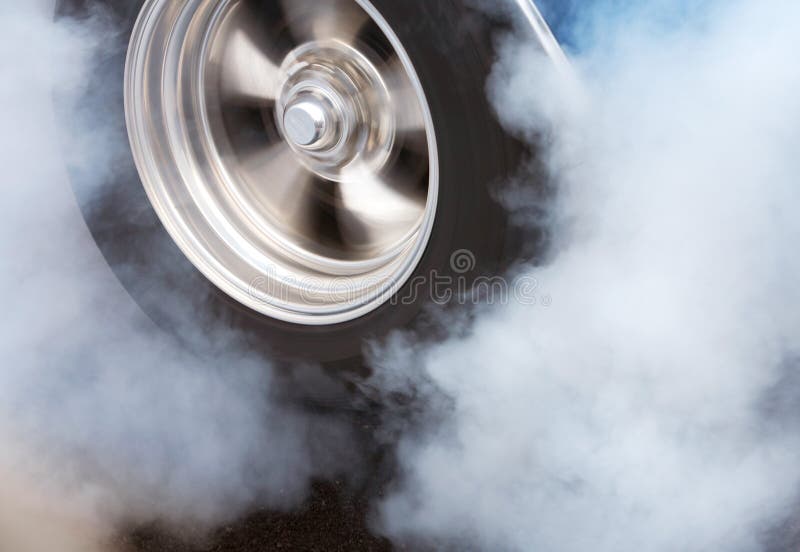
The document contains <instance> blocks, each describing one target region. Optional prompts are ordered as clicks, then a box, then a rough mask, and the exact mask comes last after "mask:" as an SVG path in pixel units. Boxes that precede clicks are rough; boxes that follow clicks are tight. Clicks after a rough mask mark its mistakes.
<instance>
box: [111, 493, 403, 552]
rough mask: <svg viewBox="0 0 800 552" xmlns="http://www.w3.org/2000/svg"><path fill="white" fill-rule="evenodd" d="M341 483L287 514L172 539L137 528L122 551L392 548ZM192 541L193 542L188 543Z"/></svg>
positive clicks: (257, 515) (376, 551)
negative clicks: (370, 524) (209, 534)
mask: <svg viewBox="0 0 800 552" xmlns="http://www.w3.org/2000/svg"><path fill="white" fill-rule="evenodd" d="M348 494H349V493H348V491H347V490H346V488H345V486H344V485H343V484H342V483H341V482H318V483H317V484H315V485H314V488H313V491H312V493H311V496H310V497H309V498H308V499H307V501H306V503H305V504H304V505H303V506H302V507H301V508H300V509H299V510H297V511H294V512H290V513H274V512H266V511H262V512H254V513H252V514H251V515H249V516H247V517H245V518H243V519H241V520H239V521H237V522H236V523H233V524H231V525H228V526H225V527H221V528H219V529H217V530H216V531H214V532H213V533H212V534H211V536H210V537H204V536H202V535H199V534H192V533H191V532H188V533H184V534H183V535H180V536H176V535H173V534H170V533H168V532H165V531H163V530H160V529H159V528H158V527H155V526H151V527H140V528H137V529H134V530H133V531H132V532H131V533H130V534H128V535H126V536H125V537H123V538H121V539H120V544H121V545H122V548H123V549H124V550H125V551H126V552H259V551H272V550H281V551H287V550H288V551H295V550H297V551H308V552H317V551H319V552H336V551H348V552H352V551H361V550H363V551H369V552H383V551H389V550H394V548H393V547H392V545H391V543H390V542H389V541H388V540H387V539H385V538H382V537H380V536H376V535H373V534H372V533H371V532H370V530H369V528H368V524H367V519H368V511H369V510H368V509H369V504H368V503H367V501H366V500H364V499H363V498H361V499H359V498H353V497H352V496H347V495H348ZM192 543H193V544H192Z"/></svg>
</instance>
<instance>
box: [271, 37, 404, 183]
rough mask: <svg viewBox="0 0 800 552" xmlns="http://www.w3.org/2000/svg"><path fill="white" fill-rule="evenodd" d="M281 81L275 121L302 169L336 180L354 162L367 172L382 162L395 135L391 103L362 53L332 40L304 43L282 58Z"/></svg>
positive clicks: (374, 169)
mask: <svg viewBox="0 0 800 552" xmlns="http://www.w3.org/2000/svg"><path fill="white" fill-rule="evenodd" d="M281 81H282V83H283V84H282V87H281V91H280V93H279V97H278V101H277V102H276V106H275V109H276V120H277V121H279V122H280V123H279V128H280V130H281V132H282V133H283V136H284V137H285V138H286V139H287V140H288V141H289V143H290V145H291V146H292V147H293V149H294V150H295V151H296V152H297V153H298V154H299V155H300V157H301V161H302V162H303V163H304V164H305V165H306V166H307V167H308V168H310V169H311V170H312V171H314V172H315V173H316V174H318V175H319V176H321V177H323V178H326V179H329V180H333V181H341V180H342V178H343V172H344V170H345V169H346V168H347V167H351V166H353V164H354V163H358V164H360V165H362V166H363V167H365V168H367V169H368V170H369V171H371V172H377V171H379V170H380V169H381V168H382V167H383V166H384V165H385V163H386V162H387V160H388V159H389V155H390V153H391V151H392V146H393V140H394V136H395V117H394V106H393V105H392V103H391V94H390V92H389V90H388V88H387V86H386V83H385V82H384V80H383V78H382V77H381V75H380V71H379V70H378V69H377V67H376V66H375V65H374V64H373V63H372V62H371V61H370V60H369V58H368V57H367V55H365V54H364V53H363V52H360V51H359V50H357V49H356V48H354V47H352V46H349V45H347V44H344V43H341V42H338V41H328V42H323V43H320V42H311V43H307V44H304V45H302V46H301V47H300V48H298V49H297V50H295V51H293V52H291V53H290V54H289V55H288V56H287V57H286V60H285V61H284V62H283V64H282V69H281ZM298 106H299V107H298ZM287 122H289V123H290V125H292V128H290V127H289V126H287ZM312 126H313V127H314V129H313V130H312ZM304 142H307V143H304Z"/></svg>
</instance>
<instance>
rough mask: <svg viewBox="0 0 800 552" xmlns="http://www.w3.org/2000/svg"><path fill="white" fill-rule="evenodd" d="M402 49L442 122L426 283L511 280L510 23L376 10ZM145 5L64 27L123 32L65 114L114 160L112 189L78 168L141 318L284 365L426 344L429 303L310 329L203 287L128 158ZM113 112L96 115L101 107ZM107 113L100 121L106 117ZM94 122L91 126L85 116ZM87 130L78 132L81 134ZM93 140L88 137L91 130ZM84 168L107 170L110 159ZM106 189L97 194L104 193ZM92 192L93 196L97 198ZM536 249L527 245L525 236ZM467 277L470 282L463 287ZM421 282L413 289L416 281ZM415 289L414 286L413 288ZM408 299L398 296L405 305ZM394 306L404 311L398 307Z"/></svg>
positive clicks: (384, 2)
mask: <svg viewBox="0 0 800 552" xmlns="http://www.w3.org/2000/svg"><path fill="white" fill-rule="evenodd" d="M372 3H373V4H374V5H375V7H376V8H377V9H378V10H379V11H380V12H381V13H382V14H383V16H384V18H385V19H386V20H387V21H388V22H389V24H390V25H391V26H392V28H393V29H394V31H395V32H396V34H397V35H398V37H399V38H400V40H401V41H402V43H403V44H404V46H405V48H406V50H407V52H408V54H409V56H410V58H411V60H412V62H413V64H414V66H415V68H416V71H417V73H418V75H419V78H420V81H421V82H422V85H423V88H424V90H425V93H426V95H427V98H428V102H429V105H430V110H431V112H432V115H433V120H434V125H435V130H436V135H437V140H438V147H439V162H440V175H441V178H440V191H441V192H440V198H439V207H438V212H437V214H436V222H435V227H434V230H433V234H432V237H431V240H430V243H429V246H428V248H427V250H426V253H425V255H424V258H423V259H422V261H421V263H420V265H419V266H418V268H417V272H416V274H417V275H428V274H431V273H434V272H435V273H437V274H439V275H441V276H447V275H450V276H452V277H453V281H454V282H455V281H458V278H457V277H460V278H461V281H462V282H463V281H467V282H469V280H470V279H473V278H475V277H477V276H480V275H487V274H491V275H495V274H498V273H500V272H502V271H503V270H505V269H506V268H507V267H508V265H509V262H511V261H512V260H514V259H515V258H516V257H517V256H519V254H520V243H521V241H522V240H520V236H519V234H518V232H517V230H516V229H515V228H513V227H512V225H511V224H510V221H509V217H508V215H507V213H506V212H505V211H504V209H503V208H502V207H501V206H500V205H499V204H498V203H497V202H496V201H495V199H494V195H495V194H494V191H495V190H496V189H497V187H498V186H499V185H501V184H502V183H503V182H505V181H507V180H508V179H509V178H511V177H513V176H514V175H515V174H516V173H517V172H518V171H519V170H520V168H521V166H522V164H523V162H525V161H527V160H529V159H530V158H531V155H532V152H531V151H530V150H529V147H528V146H526V145H524V144H523V143H521V142H520V141H518V140H517V139H515V138H513V137H512V136H510V135H509V134H508V133H507V132H506V131H504V130H503V129H502V128H501V126H500V125H499V123H498V121H497V119H496V117H495V114H494V111H493V109H492V107H491V105H490V102H489V100H488V99H487V95H486V90H485V89H486V82H487V77H488V75H489V73H490V71H491V69H492V64H493V62H494V60H495V58H496V56H495V50H494V46H495V40H494V39H495V38H496V33H497V31H499V30H501V29H502V28H503V27H505V26H506V22H503V21H500V20H493V19H492V18H490V17H489V16H488V15H487V14H485V13H482V12H478V11H476V10H474V9H473V8H471V7H470V4H471V3H472V2H470V0H435V1H433V0H403V1H398V0H372ZM141 4H142V1H141V0H61V2H60V3H59V6H58V8H57V9H58V14H59V16H62V17H63V16H67V17H74V18H79V19H80V18H85V17H87V14H89V13H91V12H92V11H94V10H95V8H97V7H98V6H99V7H101V8H102V11H103V12H105V15H106V17H107V16H110V19H111V20H112V21H113V22H114V24H115V25H117V28H118V30H119V32H118V35H117V36H116V37H115V39H114V40H113V41H111V43H110V44H108V46H107V48H106V50H105V52H104V55H103V56H101V57H100V58H99V59H98V61H97V64H96V66H95V67H94V68H93V73H92V76H91V79H90V80H89V83H88V85H87V89H86V93H85V95H84V96H83V100H82V102H81V104H82V105H79V106H72V107H70V109H69V110H67V111H70V113H66V112H64V111H63V110H62V114H63V115H64V116H65V117H66V120H72V121H74V120H78V119H81V117H76V116H75V109H77V110H78V112H81V111H83V112H84V113H87V112H91V113H92V118H93V120H94V121H97V122H98V123H97V124H101V125H102V126H103V128H102V129H100V130H101V132H102V135H103V136H107V137H108V140H109V141H110V143H111V147H110V148H109V149H110V150H111V151H114V152H116V153H115V155H113V158H112V159H111V161H110V162H111V165H112V167H113V170H112V171H111V175H110V177H109V178H108V181H107V182H104V183H103V185H102V186H99V187H98V186H97V185H96V183H95V182H92V180H93V179H96V171H95V170H93V169H90V170H86V169H85V168H84V169H81V168H80V167H73V168H72V171H71V172H72V176H73V183H74V188H75V190H76V194H77V196H78V198H79V200H80V202H81V205H82V209H83V212H84V216H85V219H86V221H87V224H88V225H89V228H90V230H91V232H92V233H93V236H94V238H95V240H96V242H97V244H98V246H99V247H100V249H101V250H102V252H103V254H104V256H105V258H106V259H107V261H108V263H109V265H110V266H111V268H112V269H113V270H114V272H115V273H116V275H117V276H118V278H119V280H120V281H121V283H122V284H123V286H124V287H125V288H126V289H127V290H128V292H129V293H130V294H131V296H132V297H133V298H134V299H135V300H136V301H137V303H138V304H139V305H140V307H141V308H142V309H143V310H144V311H145V312H146V313H147V314H148V315H149V316H150V317H151V318H152V319H153V320H154V321H156V323H158V324H159V325H161V326H162V327H163V328H165V329H167V330H168V331H170V332H172V333H173V334H174V335H176V336H177V337H178V338H180V339H182V340H184V341H186V342H187V343H188V345H189V346H191V340H192V339H195V338H196V335H197V332H196V329H195V328H193V329H192V331H189V332H186V333H184V331H183V328H184V326H185V324H183V323H182V320H186V318H185V316H186V314H187V310H188V312H189V314H190V316H191V319H192V320H193V322H192V324H191V325H192V326H196V323H197V322H198V321H199V323H201V324H202V325H203V328H204V332H203V333H204V334H205V335H207V336H210V337H209V338H213V336H214V335H215V333H214V332H216V331H225V330H227V329H229V328H235V329H237V330H241V331H242V332H243V335H244V336H245V339H246V340H247V341H248V342H249V343H250V344H251V345H252V346H254V347H258V348H261V349H264V350H265V351H267V352H268V353H269V354H270V355H272V356H273V357H277V358H282V359H287V360H295V359H296V360H313V361H320V362H328V363H336V364H338V365H343V366H348V367H351V368H360V367H361V364H362V360H361V355H362V349H363V345H364V343H365V340H367V339H369V338H381V337H383V336H385V335H387V334H388V333H389V332H391V331H393V330H395V329H399V328H406V329H409V330H415V331H417V332H419V333H420V334H422V335H429V332H430V328H431V327H432V325H431V323H430V319H431V317H430V316H428V314H427V313H428V310H427V309H425V305H426V304H427V303H429V301H428V294H422V295H421V296H420V297H418V298H417V300H415V301H414V302H413V303H411V304H402V303H403V302H397V301H395V302H392V303H387V304H385V305H383V306H382V307H380V308H379V309H377V310H376V311H374V312H372V313H371V314H369V315H367V316H364V317H363V318H360V319H358V320H354V321H351V322H348V323H345V324H339V325H333V326H324V327H306V326H298V325H293V324H287V323H284V322H280V321H277V320H274V319H270V318H267V317H265V316H263V315H260V314H258V313H256V312H254V311H251V310H249V309H247V308H245V307H243V306H241V305H240V304H238V303H236V302H235V301H233V300H232V299H230V298H229V297H228V296H227V295H225V294H224V293H222V292H220V291H219V290H218V289H217V288H216V287H214V286H213V285H211V284H210V283H209V282H208V281H207V280H205V279H204V278H203V277H202V276H201V275H200V274H199V272H198V271H196V270H195V269H194V267H193V266H191V264H190V263H189V261H188V260H187V259H186V258H185V257H184V256H183V255H182V253H181V252H180V251H179V250H178V248H177V247H176V246H175V245H174V244H173V243H172V241H171V239H170V238H169V236H168V235H167V233H166V231H165V230H164V229H163V228H162V226H161V224H160V222H159V220H158V219H157V217H156V215H155V212H154V211H153V210H152V208H151V207H150V204H149V202H148V200H147V197H146V195H145V193H144V190H143V188H142V186H141V184H140V181H139V177H138V174H137V172H136V169H135V166H134V163H133V160H132V158H131V155H130V151H129V148H128V141H127V134H126V132H125V124H124V106H123V88H122V83H123V69H124V60H125V52H126V49H127V42H128V38H129V36H130V32H131V30H132V28H133V25H134V23H135V18H136V16H137V14H138V12H139V9H140V7H141ZM99 106H104V107H103V111H101V112H98V107H99ZM98 113H100V114H101V116H98ZM84 118H85V117H84ZM78 131H80V128H79V129H78ZM84 131H85V130H84ZM98 156H103V157H98V159H97V160H92V159H90V160H86V162H85V163H83V164H81V166H83V167H97V166H99V165H100V166H101V165H102V164H105V163H109V160H108V158H107V156H108V153H107V151H101V152H98ZM98 188H99V191H98ZM90 190H91V191H90ZM528 241H529V242H530V236H528ZM457 250H468V251H470V252H472V254H473V255H474V257H475V259H476V260H477V264H476V266H475V269H474V270H473V271H471V272H469V273H467V274H453V272H452V270H451V266H450V265H451V256H452V255H453V253H454V252H455V251H457ZM464 278H466V280H464ZM412 280H413V279H412ZM409 285H410V284H409ZM411 291H412V290H411V289H410V288H409V287H408V286H407V287H406V289H404V290H402V291H401V292H400V296H401V297H407V296H409V294H410V293H411ZM395 303H397V304H395Z"/></svg>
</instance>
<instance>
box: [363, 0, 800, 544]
mask: <svg viewBox="0 0 800 552" xmlns="http://www.w3.org/2000/svg"><path fill="white" fill-rule="evenodd" d="M587 11H588V8H587ZM798 21H800V4H798V3H797V2H795V1H792V0H762V1H760V2H752V1H748V0H731V1H727V2H718V3H714V2H702V3H693V4H692V3H683V2H673V3H670V2H661V1H654V2H640V3H620V2H607V3H604V4H602V5H601V8H600V9H594V10H592V13H591V17H588V16H587V18H586V19H584V21H583V22H582V24H581V27H580V33H579V35H578V36H580V37H582V40H581V44H582V45H583V49H582V50H581V51H580V53H578V54H577V55H575V56H574V62H575V68H576V73H577V75H578V78H579V80H580V82H581V86H582V89H580V90H576V89H575V88H574V86H573V84H574V83H567V82H565V81H564V79H563V77H562V76H561V75H558V74H557V73H556V72H554V71H553V69H552V65H551V64H550V63H549V62H548V61H547V60H545V59H542V57H541V54H540V53H539V52H538V50H537V48H535V47H534V46H532V45H528V44H525V43H523V42H520V40H518V39H514V38H511V39H508V40H506V42H505V47H504V50H503V55H502V56H501V60H500V61H499V63H498V66H497V68H496V71H495V76H494V78H493V80H492V82H491V83H490V87H489V88H490V91H491V94H492V96H493V100H494V103H495V105H496V106H497V108H498V112H499V114H500V116H501V118H502V120H503V121H504V122H505V123H506V124H507V126H508V127H509V128H510V129H512V130H514V131H515V132H518V133H520V134H521V135H523V136H526V137H528V138H530V139H532V140H536V141H538V142H539V143H543V144H544V146H543V147H544V151H543V154H544V156H545V163H546V166H547V169H548V172H549V174H550V175H551V178H552V181H553V184H554V185H555V186H556V187H557V189H558V194H557V196H558V197H557V199H556V200H555V201H554V203H553V205H552V206H551V212H552V213H553V219H554V221H553V222H552V226H551V228H552V233H553V241H554V247H553V251H552V255H551V257H552V259H551V261H550V262H548V263H546V264H545V265H544V266H541V267H538V268H531V269H530V270H529V274H527V276H528V277H530V276H533V277H535V278H536V279H537V280H538V281H539V284H540V290H541V292H542V293H543V294H547V295H548V296H549V297H550V298H551V299H552V304H550V305H549V306H544V305H543V304H542V303H547V301H540V303H539V304H538V305H537V306H535V307H532V306H526V305H521V304H512V305H509V306H496V307H494V308H491V309H490V311H489V313H487V314H485V315H483V316H482V317H480V318H479V320H478V321H477V323H476V324H475V327H474V328H473V329H472V330H471V331H469V332H467V336H466V337H459V338H456V339H452V340H450V341H449V342H447V343H444V344H441V345H439V346H435V347H433V348H430V349H428V350H423V351H417V357H415V362H417V363H418V364H417V369H418V370H419V371H421V372H422V377H423V378H424V380H423V381H425V382H426V383H425V385H426V387H424V389H429V388H430V387H431V386H436V387H438V388H439V389H440V390H441V392H442V393H443V394H444V395H445V397H446V400H444V401H443V402H442V407H441V411H442V412H444V413H445V421H444V422H441V423H438V424H435V425H429V426H428V428H427V430H426V431H424V432H419V431H417V432H412V433H410V434H409V435H408V436H407V437H406V438H405V439H404V442H403V444H402V446H401V449H400V459H401V462H402V465H403V468H404V470H403V471H404V478H403V480H402V483H401V484H400V485H399V487H398V488H397V489H396V491H395V492H394V493H392V495H391V496H390V497H389V498H388V499H387V500H386V501H385V502H384V503H383V505H382V514H383V522H384V527H385V529H386V531H387V532H388V533H389V534H391V535H393V536H395V537H398V538H407V539H408V538H411V539H413V538H421V539H424V540H429V541H432V542H434V543H435V542H453V539H455V540H456V542H459V543H460V544H459V545H458V548H459V549H463V548H466V549H470V548H479V549H486V550H536V551H563V552H569V551H585V550H594V551H602V552H606V551H608V552H619V551H622V550H626V551H627V550H631V551H638V550H651V551H659V552H668V551H674V550H683V551H698V552H699V551H707V550H725V551H751V550H759V549H762V548H764V547H765V546H767V544H768V543H769V542H770V540H771V539H774V537H772V536H770V532H772V531H773V530H775V529H776V528H777V527H778V526H780V525H781V524H782V523H784V522H786V521H791V520H793V519H795V518H796V517H797V516H798V515H800V514H798V513H797V511H796V510H794V511H793V509H792V506H794V505H795V500H796V498H797V495H798V490H799V489H800V488H799V487H798V483H800V432H799V431H798V429H800V424H798V421H800V414H798V410H797V409H798V407H800V400H798V386H797V382H798V377H800V373H798V372H799V371H800V363H798V358H800V357H798V354H800V286H798V282H800V255H798V243H800V155H798V152H800V64H798V63H797V60H796V55H797V52H798V51H800V24H798ZM531 185H533V184H531ZM514 189H515V190H516V191H519V189H520V188H519V186H518V187H516V188H514ZM529 195H535V194H529ZM519 197H524V194H515V195H514V197H511V196H509V198H508V202H509V203H513V201H518V200H519ZM517 207H519V208H523V207H525V206H524V205H517ZM543 297H544V296H543ZM397 343H402V340H397V341H396V342H395V344H397ZM384 352H385V353H387V354H388V355H389V356H388V357H383V358H382V359H381V360H377V361H376V362H377V363H379V364H381V365H382V366H384V367H387V366H389V367H391V366H393V365H394V366H395V367H396V369H397V370H400V369H403V370H406V369H408V368H409V362H408V361H407V360H406V359H407V356H406V355H407V353H406V351H404V350H403V349H402V347H400V346H395V347H392V346H390V347H389V348H388V350H387V351H384ZM392 354H394V355H395V358H396V361H395V362H394V363H393V361H392V360H391V355H392ZM411 364H413V362H412V363H411ZM398 367H399V368H398ZM400 376H401V375H398V378H400ZM429 395H430V396H436V395H435V394H433V393H429ZM786 546H789V545H786ZM793 546H796V544H795V545H793Z"/></svg>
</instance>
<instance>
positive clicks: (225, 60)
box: [215, 6, 280, 106]
mask: <svg viewBox="0 0 800 552" xmlns="http://www.w3.org/2000/svg"><path fill="white" fill-rule="evenodd" d="M251 11H252V10H251V9H248V8H247V6H245V7H244V8H241V9H238V10H236V11H235V12H234V13H233V14H231V15H230V16H229V19H228V21H226V22H225V23H224V25H223V27H222V29H221V31H220V32H226V33H228V36H227V40H225V41H224V46H223V47H222V49H221V50H222V51H221V52H219V55H218V57H217V63H216V64H215V65H216V70H217V74H218V75H219V90H220V96H221V101H222V102H223V104H224V105H255V106H260V105H269V104H270V103H271V102H273V101H274V100H275V97H276V95H277V91H278V88H279V86H280V80H279V66H278V63H276V62H275V61H274V56H275V52H274V49H275V44H274V43H271V42H270V38H269V33H268V32H267V30H266V29H265V28H264V27H263V26H262V25H261V24H260V23H261V20H262V18H253V17H250V14H251Z"/></svg>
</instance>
